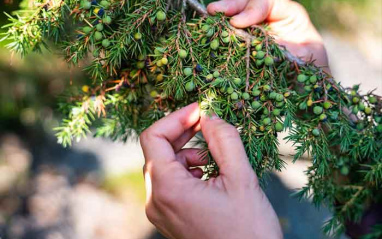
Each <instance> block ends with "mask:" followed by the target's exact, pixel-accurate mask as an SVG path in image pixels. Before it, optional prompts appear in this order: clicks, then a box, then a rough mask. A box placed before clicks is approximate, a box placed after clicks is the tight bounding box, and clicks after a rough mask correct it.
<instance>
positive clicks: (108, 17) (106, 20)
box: [102, 16, 111, 24]
mask: <svg viewBox="0 0 382 239" xmlns="http://www.w3.org/2000/svg"><path fill="white" fill-rule="evenodd" d="M102 22H103V23H105V24H110V23H111V17H110V16H105V17H104V18H103V19H102Z"/></svg>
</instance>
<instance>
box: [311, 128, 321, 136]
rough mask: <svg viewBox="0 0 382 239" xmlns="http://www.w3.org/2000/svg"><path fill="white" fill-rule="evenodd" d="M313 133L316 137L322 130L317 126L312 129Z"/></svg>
mask: <svg viewBox="0 0 382 239" xmlns="http://www.w3.org/2000/svg"><path fill="white" fill-rule="evenodd" d="M312 134H313V135H314V136H316V137H318V136H320V130H319V129H317V128H315V129H314V130H313V131H312Z"/></svg>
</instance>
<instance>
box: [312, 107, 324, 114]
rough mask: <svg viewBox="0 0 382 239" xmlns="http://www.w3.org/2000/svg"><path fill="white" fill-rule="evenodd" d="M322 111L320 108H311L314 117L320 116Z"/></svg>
mask: <svg viewBox="0 0 382 239" xmlns="http://www.w3.org/2000/svg"><path fill="white" fill-rule="evenodd" d="M323 111H324V110H323V109H322V107H321V106H315V107H314V108H313V112H314V113H315V114H316V115H320V114H322V112H323Z"/></svg>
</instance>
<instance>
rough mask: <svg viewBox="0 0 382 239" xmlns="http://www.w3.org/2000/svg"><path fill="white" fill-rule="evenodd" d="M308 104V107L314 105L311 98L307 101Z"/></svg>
mask: <svg viewBox="0 0 382 239" xmlns="http://www.w3.org/2000/svg"><path fill="white" fill-rule="evenodd" d="M306 105H307V106H308V107H311V106H312V105H313V100H311V99H309V100H308V101H307V102H306Z"/></svg>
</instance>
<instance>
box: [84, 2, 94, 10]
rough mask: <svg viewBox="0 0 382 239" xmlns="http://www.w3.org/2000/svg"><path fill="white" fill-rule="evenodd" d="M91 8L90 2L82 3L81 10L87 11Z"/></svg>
mask: <svg viewBox="0 0 382 239" xmlns="http://www.w3.org/2000/svg"><path fill="white" fill-rule="evenodd" d="M91 7H92V3H91V2H89V1H86V0H85V1H83V2H82V8H83V9H85V10H89V9H90V8H91Z"/></svg>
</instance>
